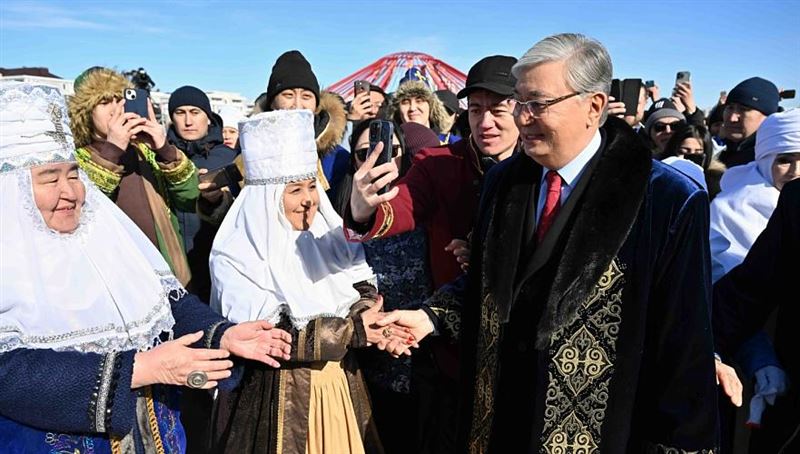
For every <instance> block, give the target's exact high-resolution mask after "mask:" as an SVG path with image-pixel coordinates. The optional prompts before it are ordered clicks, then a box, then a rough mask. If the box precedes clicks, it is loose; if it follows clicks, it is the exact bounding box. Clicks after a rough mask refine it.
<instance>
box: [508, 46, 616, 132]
mask: <svg viewBox="0 0 800 454" xmlns="http://www.w3.org/2000/svg"><path fill="white" fill-rule="evenodd" d="M551 61H564V62H565V65H566V74H565V77H564V79H565V81H566V83H567V85H568V86H569V87H570V88H572V89H573V90H575V91H577V92H580V93H581V94H582V95H585V94H589V93H597V92H603V93H606V94H608V93H609V92H610V91H611V78H612V77H613V76H612V74H613V67H612V66H611V57H610V56H609V55H608V51H607V50H606V48H605V47H603V45H602V44H600V43H599V42H598V41H596V40H594V39H592V38H589V37H587V36H584V35H580V34H577V33H561V34H558V35H552V36H548V37H547V38H545V39H543V40H541V41H539V42H538V43H536V44H534V45H533V47H531V48H530V49H529V50H528V51H527V52H525V55H523V56H522V58H520V59H519V61H517V63H516V64H515V65H514V66H513V67H512V68H511V73H512V74H513V75H514V77H516V78H517V79H519V75H520V73H521V72H522V71H524V70H525V69H528V68H530V67H532V66H536V65H538V64H541V63H547V62H551ZM607 116H608V111H607V110H604V111H603V114H602V116H601V117H600V125H601V126H602V125H603V123H605V121H606V117H607Z"/></svg>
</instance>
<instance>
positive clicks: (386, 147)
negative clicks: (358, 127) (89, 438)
mask: <svg viewBox="0 0 800 454" xmlns="http://www.w3.org/2000/svg"><path fill="white" fill-rule="evenodd" d="M393 137H394V124H393V123H392V122H391V121H387V120H372V121H371V122H370V123H369V150H370V153H372V152H373V150H374V149H375V147H376V146H377V145H378V144H379V143H383V150H382V151H381V155H380V156H378V159H377V160H376V161H375V167H377V166H379V165H382V164H386V163H387V162H389V161H390V160H391V159H392V138H393ZM386 191H387V188H386V186H384V187H382V188H380V189H379V190H378V194H383V193H385V192H386Z"/></svg>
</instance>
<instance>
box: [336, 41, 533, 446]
mask: <svg viewBox="0 0 800 454" xmlns="http://www.w3.org/2000/svg"><path fill="white" fill-rule="evenodd" d="M515 62H516V59H515V58H513V57H508V56H503V55H493V56H489V57H486V58H483V59H481V60H480V61H478V62H477V63H476V64H475V65H473V66H472V68H471V69H470V70H469V74H468V76H467V83H466V86H465V87H464V89H463V90H461V91H460V92H459V93H458V96H459V97H461V98H463V97H467V101H468V115H469V123H470V128H471V130H472V134H471V135H470V136H469V137H467V138H465V139H464V140H460V141H458V142H455V143H452V144H449V145H447V146H441V147H436V148H427V149H423V150H422V151H420V152H419V153H417V154H416V155H415V156H414V158H413V160H414V165H413V166H412V167H411V169H410V170H409V171H408V173H406V175H405V176H404V177H403V178H401V179H399V180H398V181H397V183H396V184H395V186H394V189H392V190H391V191H389V192H388V193H387V194H385V195H383V196H381V195H379V194H376V193H375V189H376V188H375V186H372V185H371V182H372V180H373V179H375V177H376V176H378V175H382V174H384V173H386V172H389V173H390V174H392V175H393V178H396V176H397V173H396V172H397V167H396V166H395V165H394V164H393V163H390V164H388V165H383V166H377V167H375V168H372V164H369V165H367V164H365V165H363V166H362V167H361V169H359V171H358V172H356V174H355V175H354V179H353V180H354V181H353V190H352V194H351V204H350V206H351V208H350V210H348V213H346V215H345V226H346V229H345V234H346V235H347V236H348V238H349V239H350V240H353V241H367V240H369V239H372V238H380V237H386V236H392V235H398V234H400V233H404V232H410V231H413V230H414V229H416V228H417V226H419V225H424V226H425V228H426V231H427V233H428V245H429V257H430V267H431V271H432V274H433V283H434V287H435V288H438V287H440V286H442V285H444V284H446V283H448V282H450V281H452V280H453V279H455V278H457V277H458V276H459V275H460V274H462V272H463V271H462V269H461V263H459V261H458V260H457V257H456V255H454V251H453V250H454V249H458V250H463V249H464V248H463V245H465V240H466V239H467V237H468V235H469V233H470V231H471V230H472V225H473V222H474V219H475V212H476V210H477V208H478V200H479V197H480V187H481V181H482V180H483V175H484V172H485V171H486V170H488V169H489V168H490V167H491V166H492V165H494V164H496V163H497V162H500V161H502V160H503V159H506V158H508V157H509V156H511V155H512V154H514V152H515V151H516V150H517V146H518V138H519V132H518V131H517V127H516V125H515V124H514V117H513V115H512V110H513V105H512V104H510V102H509V100H508V97H509V96H510V95H511V93H512V92H513V89H514V83H515V79H514V77H513V76H512V75H511V66H512V65H513V64H514V63H515ZM368 161H369V160H368ZM371 162H374V160H373V161H371ZM392 169H394V170H392ZM430 344H431V345H429V346H425V347H424V348H425V349H426V350H425V351H427V348H428V347H430V350H431V351H433V354H434V355H435V363H436V364H426V365H422V364H421V363H422V362H423V361H424V360H423V359H422V358H423V357H424V356H423V354H421V353H422V352H419V353H420V354H417V355H416V357H415V358H414V361H415V363H414V368H415V371H420V370H424V369H425V368H426V366H430V367H429V369H432V371H431V375H432V376H434V377H435V378H433V379H431V380H430V381H431V382H436V384H435V385H434V387H435V388H434V391H433V392H432V393H431V394H433V396H432V397H431V407H432V408H433V410H431V411H430V412H427V413H428V415H427V416H428V417H429V418H430V422H427V421H426V422H424V423H423V425H424V426H425V427H426V430H428V431H429V432H430V433H432V434H435V437H436V438H437V440H436V441H433V442H432V445H431V446H428V447H427V448H428V449H429V451H423V452H436V453H447V452H453V448H452V444H453V440H452V439H453V438H454V433H453V431H452V430H449V429H452V428H453V427H454V426H453V425H452V424H450V422H451V421H452V420H453V419H454V418H455V417H454V412H455V392H456V388H457V385H456V378H457V376H458V361H457V348H456V345H455V344H453V343H452V342H449V341H441V340H437V341H435V342H432V343H430ZM422 400H424V399H422ZM423 413H424V412H423ZM440 427H441V428H440Z"/></svg>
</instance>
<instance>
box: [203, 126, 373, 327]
mask: <svg viewBox="0 0 800 454" xmlns="http://www.w3.org/2000/svg"><path fill="white" fill-rule="evenodd" d="M239 143H240V144H241V146H242V155H243V157H244V165H245V170H246V172H245V173H246V174H247V180H246V181H245V187H244V189H243V190H242V192H241V194H240V195H239V197H238V198H237V199H236V201H235V202H234V203H233V206H232V207H231V209H230V211H228V214H227V215H226V217H225V220H224V221H223V223H222V226H220V229H219V231H218V232H217V236H216V238H215V239H214V246H213V248H212V250H211V258H210V264H211V280H212V284H213V291H212V292H211V307H212V308H214V310H216V311H217V312H219V313H220V314H222V315H223V316H224V317H227V318H228V319H230V320H231V321H234V322H243V321H248V320H267V321H269V322H271V323H277V322H278V321H279V320H280V318H281V315H282V314H285V315H286V316H288V317H289V319H290V320H291V321H292V324H293V325H294V327H295V328H297V329H303V328H304V327H305V326H306V324H307V323H308V322H309V321H310V320H313V319H314V318H318V317H322V316H327V317H345V316H347V314H348V312H349V310H350V307H351V306H352V305H353V303H355V302H356V301H358V299H359V293H358V291H356V290H355V289H354V288H353V284H355V283H357V282H360V281H364V280H370V279H373V278H374V274H373V273H372V269H371V268H370V267H369V266H368V265H367V263H366V261H365V259H364V251H363V249H362V247H361V245H360V244H352V243H348V242H347V240H346V239H345V237H344V232H343V230H342V219H341V218H340V217H339V215H338V214H337V213H336V211H335V210H334V209H333V206H332V205H331V203H330V201H328V197H327V196H326V195H325V193H324V192H323V191H322V187H321V185H317V191H318V193H319V202H320V203H319V207H318V211H317V214H316V216H315V217H314V219H313V221H312V223H311V227H310V228H309V230H307V231H297V230H294V229H292V226H291V224H290V223H289V221H288V219H286V215H285V214H284V210H283V190H284V188H285V187H286V184H287V183H289V182H294V181H302V180H308V179H311V178H315V176H316V172H317V150H316V145H315V143H314V116H313V114H312V113H311V112H310V111H308V110H291V111H286V110H284V111H276V112H267V113H262V114H258V115H255V116H253V117H251V118H250V119H249V120H247V121H243V122H241V123H239Z"/></svg>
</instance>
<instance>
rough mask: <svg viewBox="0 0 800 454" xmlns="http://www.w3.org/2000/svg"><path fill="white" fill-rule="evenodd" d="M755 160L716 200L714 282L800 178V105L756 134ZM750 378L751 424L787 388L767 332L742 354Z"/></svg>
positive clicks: (728, 180)
mask: <svg viewBox="0 0 800 454" xmlns="http://www.w3.org/2000/svg"><path fill="white" fill-rule="evenodd" d="M755 157H756V159H755V161H753V162H751V163H749V164H747V165H743V166H737V167H732V168H731V169H729V170H728V171H727V172H725V174H724V175H723V177H722V181H721V183H720V186H721V188H722V191H721V192H720V193H719V195H718V196H717V197H716V198H715V199H714V200H713V202H712V203H711V263H712V269H711V274H712V281H713V282H716V281H718V280H719V279H720V278H721V277H722V276H724V275H725V274H726V273H727V272H728V271H730V270H731V269H733V268H734V267H735V266H736V265H739V264H740V263H741V262H742V261H743V260H744V258H745V256H746V255H747V252H748V251H749V250H750V247H751V246H752V245H753V243H754V242H755V240H756V238H758V235H759V234H761V232H762V231H763V230H764V228H765V227H766V225H767V221H769V218H770V216H771V215H772V212H773V211H774V210H775V206H776V205H777V204H778V196H779V195H780V191H781V189H783V186H784V185H785V184H786V183H788V182H789V181H792V180H793V179H796V178H800V109H791V110H789V111H786V112H782V113H775V114H772V115H770V116H769V117H767V119H766V120H764V123H762V124H761V127H760V128H759V129H758V133H757V134H756V146H755ZM739 362H740V365H741V366H742V368H743V369H744V372H745V374H746V375H747V376H749V377H753V376H755V379H756V395H755V396H754V398H753V401H751V404H750V410H751V411H750V421H749V422H750V423H752V424H759V423H760V420H761V413H762V412H763V410H764V407H765V402H768V401H774V397H775V395H776V394H779V393H782V392H783V391H785V389H786V380H785V374H784V373H783V371H782V370H781V369H780V364H779V362H778V359H777V357H776V355H775V352H774V350H773V348H772V346H771V345H770V343H769V341H768V340H767V337H766V335H765V334H764V333H763V332H762V333H760V334H758V335H756V336H755V337H754V338H753V339H751V340H750V341H749V342H748V343H747V344H746V345H745V346H744V347H743V349H742V351H741V352H740V354H739Z"/></svg>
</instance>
